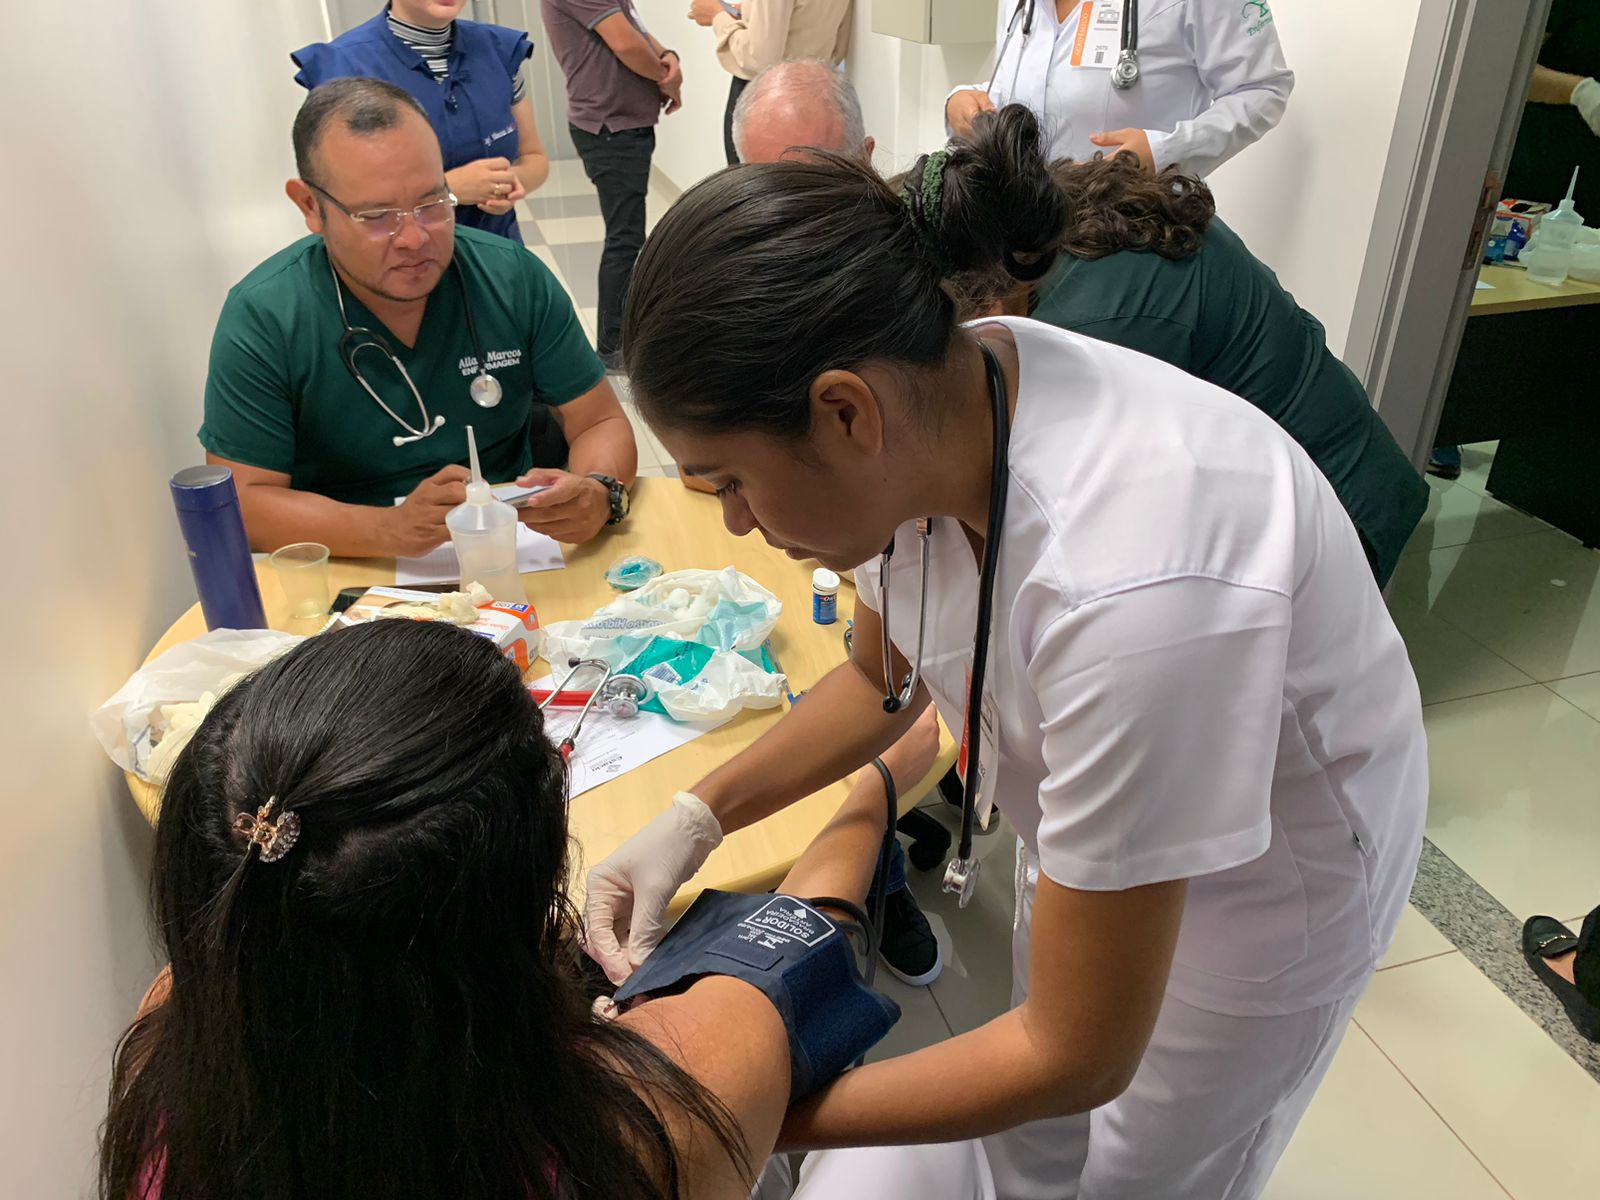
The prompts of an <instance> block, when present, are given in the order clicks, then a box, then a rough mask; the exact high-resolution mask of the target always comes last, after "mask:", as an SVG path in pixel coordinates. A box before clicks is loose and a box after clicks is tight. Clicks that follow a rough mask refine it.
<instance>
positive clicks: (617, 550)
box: [128, 479, 956, 907]
mask: <svg viewBox="0 0 1600 1200" xmlns="http://www.w3.org/2000/svg"><path fill="white" fill-rule="evenodd" d="M564 549H565V551H566V558H567V566H566V569H565V570H562V571H543V572H539V573H537V574H533V575H525V576H523V583H524V584H525V585H526V586H527V591H528V598H529V600H531V601H532V602H533V605H534V607H535V608H537V609H538V612H539V620H540V621H541V622H543V623H549V622H552V621H566V620H574V619H577V618H581V617H587V616H588V615H589V614H590V613H592V612H593V611H594V610H595V609H597V608H599V607H601V606H602V605H604V604H606V603H607V602H609V601H610V600H611V599H612V598H613V597H614V596H615V595H616V593H615V592H613V591H612V590H611V589H610V587H608V586H607V585H606V582H605V580H604V579H603V577H602V576H603V574H604V572H605V569H606V567H607V566H608V565H610V563H611V562H612V561H613V560H615V559H617V558H619V557H621V556H623V555H627V554H647V555H649V556H650V557H651V558H654V559H657V560H658V561H660V563H661V564H662V565H663V566H664V567H665V568H666V569H667V570H669V571H676V570H682V569H685V568H690V567H709V568H720V567H724V566H729V565H732V566H734V567H736V568H738V569H739V570H740V571H743V572H744V573H745V574H747V575H749V576H750V577H751V578H752V579H754V580H756V581H757V582H759V583H761V584H762V585H763V586H765V587H766V588H768V589H769V590H770V591H772V592H773V593H774V594H776V595H777V597H778V599H780V600H782V601H783V616H782V617H781V618H779V620H778V626H777V629H775V630H774V631H773V635H772V643H773V647H774V649H775V651H776V653H777V656H778V661H779V662H780V663H781V664H782V665H783V668H784V670H785V671H786V672H788V675H789V687H790V688H791V690H793V691H795V692H799V691H801V690H803V689H805V688H809V687H812V686H813V685H815V684H816V682H817V680H819V679H820V678H822V676H823V675H824V674H826V673H827V672H828V671H830V670H831V669H833V668H834V667H835V666H837V665H838V664H840V663H841V662H843V661H844V659H845V651H844V641H843V637H844V629H845V623H844V617H845V616H847V615H848V614H849V609H850V608H851V607H852V606H853V603H854V592H853V591H851V590H850V589H848V588H846V594H845V595H843V596H842V597H841V598H842V599H843V600H844V603H842V604H841V605H840V620H839V621H838V622H837V623H836V624H833V625H816V624H813V623H812V621H811V569H810V567H809V566H807V565H805V564H801V563H797V562H793V561H791V560H790V559H789V558H787V557H786V556H785V555H783V554H782V553H780V552H779V551H776V550H773V549H772V548H771V547H770V546H768V545H766V544H765V543H764V542H763V541H762V540H761V539H760V538H755V537H746V538H736V537H734V536H733V535H731V534H730V533H729V532H728V531H727V528H726V527H725V526H724V525H723V523H722V506H721V504H720V503H719V502H718V501H717V500H716V499H714V498H713V497H711V496H705V495H699V494H696V493H693V492H690V491H688V490H686V489H685V488H684V487H683V486H682V485H681V484H679V483H678V481H677V480H674V479H640V480H639V481H638V483H637V484H636V485H635V488H634V494H633V511H632V514H631V515H630V516H629V517H628V519H627V520H626V521H624V522H623V523H622V524H621V525H620V526H618V527H617V528H615V529H613V530H611V531H608V532H606V533H603V534H601V536H599V537H598V538H595V539H594V540H593V541H592V542H589V543H588V544H587V545H583V546H567V547H564ZM331 570H332V586H333V589H334V591H335V592H337V591H338V590H339V589H341V588H347V587H356V586H365V587H373V586H378V585H389V584H393V583H394V561H393V560H392V559H334V560H333V562H332V564H331ZM257 571H258V576H259V578H260V581H261V596H262V600H263V601H264V603H265V604H266V610H267V621H268V623H269V624H270V625H271V626H272V627H273V628H274V629H290V630H291V631H293V632H309V630H305V629H297V628H295V627H294V626H293V625H292V624H291V623H290V622H289V621H288V620H287V616H286V610H285V605H284V601H283V594H282V592H281V591H280V590H279V588H278V584H277V581H276V580H275V579H273V578H272V577H271V574H272V573H271V571H270V569H269V568H268V567H267V566H266V564H265V563H264V562H263V563H258V564H257ZM204 630H205V622H204V620H203V619H202V618H201V615H200V608H199V605H196V606H195V607H193V608H191V609H190V610H189V611H188V612H186V613H185V614H184V615H183V616H182V617H180V618H179V619H178V621H177V623H176V624H174V625H173V626H172V628H171V629H169V630H168V631H167V634H166V636H165V637H163V638H162V639H161V641H160V642H158V643H157V644H156V646H155V648H154V649H153V650H152V651H151V652H150V657H152V658H153V657H155V656H156V655H157V654H160V653H161V652H162V651H163V650H166V649H167V648H168V647H169V646H172V645H175V644H176V643H178V642H182V641H187V640H188V639H190V638H192V637H195V636H197V635H198V634H200V633H202V632H204ZM544 673H545V668H544V665H543V664H542V663H541V664H538V665H535V666H534V667H533V668H532V669H531V670H530V671H529V678H538V676H539V675H541V674H544ZM787 711H788V707H787V705H785V706H784V707H782V708H776V709H769V710H767V711H765V712H751V711H747V712H743V713H740V714H739V715H738V716H736V717H734V718H733V720H731V721H729V722H728V723H727V724H726V725H724V726H722V727H721V728H720V729H716V730H713V731H712V732H711V733H708V734H705V735H704V736H702V737H700V738H697V739H696V740H694V741H693V742H690V743H689V744H688V745H686V746H680V747H679V748H677V749H676V750H673V751H671V752H670V753H668V754H665V755H663V756H662V757H660V758H657V759H654V760H652V761H650V762H648V763H645V764H644V765H643V766H641V767H639V768H637V769H636V770H633V771H630V772H628V773H627V774H626V775H623V776H620V777H619V778H617V779H615V780H612V781H611V782H610V783H606V784H603V785H601V786H600V787H597V788H595V789H594V790H593V791H589V792H585V793H584V794H583V795H581V796H579V797H578V798H577V799H575V800H574V801H572V811H571V820H570V827H571V833H572V837H573V841H574V844H575V845H576V846H577V847H578V848H579V850H580V852H581V854H582V857H583V859H584V860H585V862H584V863H583V864H577V863H575V864H574V870H573V882H574V884H575V885H577V886H579V887H581V885H582V880H583V871H582V867H583V866H584V865H588V864H593V863H595V862H598V861H599V860H600V859H602V858H604V857H605V856H606V855H607V854H609V853H610V852H611V851H612V850H614V849H616V847H617V846H618V845H619V844H620V843H621V842H622V841H623V839H625V838H626V837H628V836H629V835H630V834H632V833H633V832H634V831H635V830H637V829H639V828H640V827H641V826H643V825H644V824H645V823H646V822H647V821H649V820H650V819H651V818H652V817H654V816H655V815H656V814H657V813H658V812H660V811H661V810H662V809H663V808H665V807H666V805H667V803H668V801H669V800H670V799H671V797H672V794H673V793H674V792H677V791H680V790H681V789H683V788H686V787H689V786H690V785H691V784H693V783H694V782H695V781H696V780H697V779H699V778H700V777H701V776H703V775H705V774H706V773H708V772H709V771H710V770H711V769H712V768H713V767H715V766H717V765H718V764H720V763H722V762H725V761H726V760H727V759H729V758H732V757H733V756H734V755H735V754H737V753H739V751H741V750H743V749H744V748H745V747H746V746H748V745H750V743H751V742H753V741H755V739H756V738H757V737H759V736H760V735H761V734H763V733H765V732H766V731H767V730H768V729H770V728H771V727H772V726H773V725H774V724H776V723H777V721H778V719H779V718H780V717H781V716H782V715H783V713H785V712H787ZM943 743H944V744H943V745H942V746H941V747H940V754H939V757H938V759H936V760H935V762H934V766H933V770H932V771H931V772H929V774H928V776H927V778H926V779H924V780H923V781H922V783H920V784H919V785H918V786H917V787H915V788H912V789H910V790H909V791H907V792H906V793H905V794H903V795H902V796H901V798H900V800H901V805H900V807H901V811H902V812H905V811H907V810H909V809H910V808H912V807H914V806H915V804H916V802H917V801H918V800H919V799H920V798H921V797H923V796H925V795H927V793H928V792H929V791H931V790H932V788H933V787H934V785H935V783H936V782H937V781H938V779H939V778H940V776H942V775H943V774H944V773H945V772H946V771H947V770H949V769H950V766H951V764H952V763H953V762H954V761H955V756H956V751H955V746H954V745H953V744H952V743H951V739H950V735H949V732H948V731H945V732H944V734H943ZM128 786H129V788H130V790H131V791H132V792H133V797H134V800H135V801H136V802H137V803H138V805H139V807H140V809H141V810H142V811H143V812H144V814H145V815H146V816H147V817H148V818H150V820H151V821H154V820H155V818H156V815H157V813H158V810H159V808H160V798H159V795H158V793H157V792H156V789H154V788H152V787H151V786H150V785H149V784H147V783H145V782H144V781H143V780H141V779H138V778H136V777H134V776H131V775H130V776H129V777H128ZM847 792H848V788H847V786H846V785H845V784H843V783H837V784H834V785H833V786H831V787H828V788H825V789H823V790H822V791H820V792H817V793H815V794H813V795H811V796H808V797H807V798H806V799H804V800H802V801H800V802H799V803H798V804H794V805H791V806H790V807H789V808H787V809H784V810H783V811H782V812H779V813H776V814H774V815H773V816H771V817H768V818H767V819H766V820H764V821H761V822H759V823H758V824H756V825H752V826H750V827H749V828H748V829H741V830H739V831H738V832H737V833H733V834H729V835H728V837H727V838H726V839H725V840H724V841H723V843H722V845H721V846H720V847H718V848H717V849H716V850H715V851H714V852H713V853H712V855H711V857H710V859H709V860H707V862H706V865H705V866H704V867H703V868H702V869H701V871H700V873H699V874H698V875H696V876H695V878H694V879H693V880H692V881H691V882H690V883H689V884H688V885H687V886H686V887H685V888H684V890H683V891H682V892H681V893H680V894H679V896H678V898H677V902H676V904H675V907H681V906H682V905H685V904H687V903H688V902H689V901H690V900H692V899H693V898H694V896H695V895H697V894H698V893H699V891H700V889H701V888H704V887H714V888H721V889H724V890H727V891H764V890H766V889H768V888H772V887H774V886H776V885H777V883H778V882H779V881H780V880H781V879H782V878H783V876H784V874H785V873H786V872H787V871H788V869H789V868H790V867H791V866H792V865H793V864H794V861H795V859H796V858H798V857H799V856H800V852H801V851H802V850H804V849H805V847H806V846H807V845H809V844H810V842H811V840H812V838H814V837H815V836H816V835H817V833H818V832H819V831H820V830H821V828H822V826H823V825H824V824H825V823H826V822H827V820H828V818H829V817H831V816H832V815H833V814H834V812H835V811H837V810H838V808H839V805H840V804H842V803H843V802H844V798H845V795H846V794H847Z"/></svg>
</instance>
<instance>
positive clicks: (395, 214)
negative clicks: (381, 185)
mask: <svg viewBox="0 0 1600 1200" xmlns="http://www.w3.org/2000/svg"><path fill="white" fill-rule="evenodd" d="M303 182H304V183H305V185H306V186H307V187H308V188H310V189H311V190H312V191H314V192H316V193H317V195H319V196H321V197H322V198H323V199H324V200H326V201H328V203H329V204H332V205H333V206H334V207H335V208H337V209H338V210H339V211H340V212H342V213H343V214H344V215H345V216H347V217H349V218H350V219H351V220H352V221H354V222H356V223H357V224H358V225H360V226H361V228H362V230H363V232H365V233H366V234H367V235H368V236H369V237H374V238H392V237H393V236H394V235H395V234H397V233H399V232H400V230H401V228H402V227H403V226H404V225H405V223H406V217H408V216H409V217H410V218H411V219H412V220H413V221H415V222H416V223H417V227H418V228H419V229H439V228H442V227H443V226H445V225H448V224H450V223H451V222H452V221H454V220H455V219H456V203H457V201H456V198H455V196H454V194H452V193H450V192H446V193H445V194H444V196H443V197H442V198H441V199H438V200H429V201H428V202H427V203H426V204H419V205H417V206H416V207H415V208H369V209H364V210H363V211H361V212H351V211H350V210H349V209H348V208H346V207H345V206H344V205H343V204H342V203H340V202H339V200H338V199H337V198H336V197H334V196H333V195H331V194H330V193H329V192H328V191H327V190H326V189H325V188H320V187H318V186H317V185H316V184H314V183H312V182H311V181H310V180H309V179H307V180H304V181H303Z"/></svg>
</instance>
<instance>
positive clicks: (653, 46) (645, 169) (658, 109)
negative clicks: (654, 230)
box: [542, 0, 683, 371]
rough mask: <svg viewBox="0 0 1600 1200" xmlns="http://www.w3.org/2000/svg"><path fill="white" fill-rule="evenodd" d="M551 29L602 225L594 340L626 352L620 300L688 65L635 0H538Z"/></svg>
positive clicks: (615, 355)
mask: <svg viewBox="0 0 1600 1200" xmlns="http://www.w3.org/2000/svg"><path fill="white" fill-rule="evenodd" d="M542 7H543V10H544V27H545V32H546V34H547V35H548V36H549V38H550V47H551V49H552V50H554V51H555V56H556V61H557V62H559V63H560V64H561V70H562V73H563V74H565V75H566V77H567V128H568V130H569V131H570V132H571V134H572V142H573V145H574V146H576V147H577V150H578V157H579V158H581V159H582V160H583V170H584V174H586V175H587V176H588V177H589V182H590V183H592V184H594V187H595V191H596V192H598V193H599V195H600V215H601V217H602V218H603V219H604V221H605V225H606V242H605V248H604V249H603V250H602V251H601V254H600V272H599V275H600V279H599V283H600V306H599V313H598V317H597V319H596V345H595V349H596V350H598V351H599V353H600V357H601V358H602V359H603V360H605V364H606V367H607V369H608V370H613V371H614V370H617V369H618V368H619V367H620V365H621V361H622V301H623V298H624V297H625V296H626V295H627V294H628V280H629V278H630V277H631V276H632V275H633V261H634V259H635V258H637V257H638V256H639V251H640V250H641V249H643V247H644V202H645V193H646V192H647V191H648V190H649V185H650V156H651V154H652V153H653V152H654V151H655V145H656V129H655V126H656V122H657V121H658V120H659V119H660V116H661V113H662V111H663V110H665V111H666V112H668V113H674V112H677V111H678V109H679V108H681V107H682V105H683V101H682V95H681V91H682V87H683V71H682V69H681V67H680V66H679V64H678V56H677V54H676V53H675V52H674V51H671V50H667V49H664V48H663V47H662V45H661V43H660V42H658V41H656V39H655V38H653V37H651V36H650V34H649V33H648V32H647V31H646V30H645V28H644V26H643V25H642V24H641V23H640V21H639V18H638V15H637V14H636V13H635V12H634V8H633V0H542Z"/></svg>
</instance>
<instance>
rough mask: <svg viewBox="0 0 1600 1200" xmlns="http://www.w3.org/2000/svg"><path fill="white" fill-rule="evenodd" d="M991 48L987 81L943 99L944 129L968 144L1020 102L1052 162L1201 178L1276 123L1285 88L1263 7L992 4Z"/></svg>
mask: <svg viewBox="0 0 1600 1200" xmlns="http://www.w3.org/2000/svg"><path fill="white" fill-rule="evenodd" d="M1132 30H1136V31H1137V33H1136V35H1130V31H1132ZM995 46H996V47H997V50H996V54H997V59H996V62H995V68H994V75H993V78H992V79H991V80H990V82H989V84H988V85H987V86H985V85H983V84H970V85H967V86H964V87H960V88H957V89H956V90H955V91H953V92H951V93H950V95H949V97H948V98H947V99H946V101H945V122H946V124H947V125H948V126H949V128H950V130H951V132H953V133H957V134H962V135H965V134H966V133H968V132H970V130H971V126H972V118H973V117H974V116H976V115H977V114H978V113H980V112H983V111H986V110H989V109H993V108H995V107H996V106H1000V105H1006V104H1026V105H1027V106H1028V107H1029V108H1031V109H1032V110H1033V111H1034V113H1035V115H1037V116H1038V118H1039V120H1040V122H1041V123H1042V125H1043V126H1044V131H1045V137H1046V138H1047V139H1048V141H1049V157H1051V158H1075V159H1086V158H1089V157H1090V156H1091V155H1093V154H1094V153H1095V152H1096V151H1097V150H1104V151H1105V152H1106V153H1107V154H1111V153H1114V152H1115V151H1117V150H1131V151H1133V152H1134V153H1135V154H1137V155H1138V156H1139V158H1140V159H1141V160H1142V161H1143V162H1144V164H1145V166H1146V167H1149V168H1151V169H1153V170H1159V169H1160V168H1162V167H1166V166H1170V165H1172V164H1174V163H1176V164H1178V165H1179V166H1181V167H1182V168H1183V170H1184V172H1185V173H1186V174H1189V175H1196V176H1201V177H1204V176H1206V175H1209V174H1210V173H1211V172H1212V171H1214V170H1215V169H1216V168H1217V167H1219V166H1221V165H1222V164H1223V163H1225V162H1227V161H1228V159H1230V158H1232V157H1233V156H1234V155H1235V154H1237V153H1239V151H1240V150H1243V149H1244V148H1245V147H1246V146H1248V145H1250V143H1252V142H1254V141H1256V140H1258V139H1259V138H1260V137H1261V136H1262V135H1263V134H1265V133H1266V132H1267V130H1269V129H1271V128H1272V127H1273V126H1274V125H1276V124H1277V123H1278V121H1279V119H1280V118H1282V116H1283V110H1284V107H1285V105H1286V104H1287V103H1288V100H1289V92H1290V89H1292V88H1293V87H1294V72H1293V71H1291V70H1289V68H1288V66H1287V65H1286V64H1285V62H1284V58H1283V47H1282V46H1281V45H1280V44H1279V42H1278V31H1277V28H1276V26H1275V24H1274V21H1273V15H1272V9H1271V7H1270V5H1269V3H1268V0H1000V13H999V20H998V25H997V28H996V32H995ZM1119 60H1120V61H1122V62H1123V63H1124V65H1123V66H1122V67H1120V68H1119V65H1118V64H1119ZM1130 61H1131V62H1132V63H1133V64H1134V66H1133V68H1132V69H1131V70H1130V68H1129V67H1128V66H1127V65H1126V64H1127V63H1128V62H1130ZM1119 75H1120V76H1121V79H1122V81H1127V80H1128V78H1129V76H1130V75H1131V76H1132V79H1131V82H1129V83H1128V86H1126V87H1119V86H1118V82H1119V80H1118V76H1119Z"/></svg>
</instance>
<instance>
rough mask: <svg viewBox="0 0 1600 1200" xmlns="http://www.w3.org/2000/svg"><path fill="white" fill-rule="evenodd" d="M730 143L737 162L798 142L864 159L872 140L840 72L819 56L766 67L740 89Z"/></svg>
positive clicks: (775, 155)
mask: <svg viewBox="0 0 1600 1200" xmlns="http://www.w3.org/2000/svg"><path fill="white" fill-rule="evenodd" d="M733 145H734V149H736V150H737V151H738V152H739V161H740V162H775V161H777V160H778V159H780V158H782V157H783V156H784V154H785V153H786V152H787V151H789V150H795V149H799V148H801V147H810V148H813V149H817V150H832V151H834V152H835V153H838V154H848V155H859V156H860V157H861V158H862V159H864V160H865V161H868V162H870V161H871V160H872V148H873V145H874V143H873V140H872V139H871V138H870V137H868V136H867V132H866V129H865V127H864V126H863V124H862V120H861V101H860V100H858V99H857V98H856V90H855V88H853V87H852V86H850V80H849V79H848V78H846V76H845V74H844V72H843V71H840V70H839V69H838V68H837V67H835V66H833V65H831V64H830V63H828V62H825V61H824V60H822V59H820V58H802V59H796V60H794V61H792V62H781V63H778V64H777V65H776V66H772V67H768V68H767V69H766V70H765V71H763V72H761V74H759V75H757V76H756V77H755V78H754V79H752V80H751V81H750V85H749V86H748V87H747V88H745V89H744V91H743V92H742V93H740V96H739V103H738V104H737V105H735V106H734V110H733Z"/></svg>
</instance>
